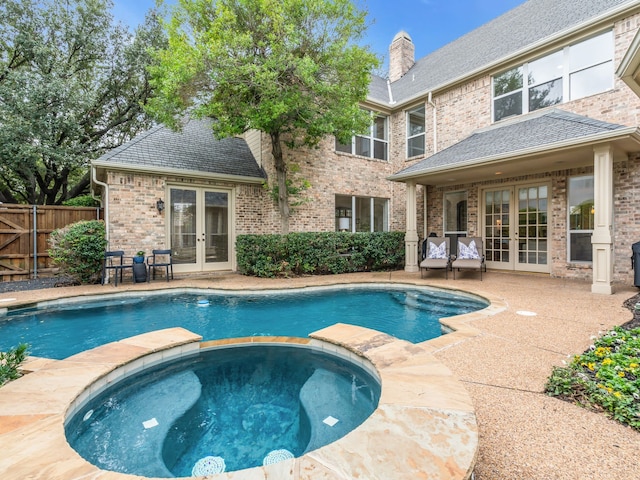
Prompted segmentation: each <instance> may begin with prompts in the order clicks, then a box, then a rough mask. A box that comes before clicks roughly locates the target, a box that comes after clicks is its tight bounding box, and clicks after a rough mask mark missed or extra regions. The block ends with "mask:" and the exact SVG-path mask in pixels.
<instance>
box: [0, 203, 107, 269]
mask: <svg viewBox="0 0 640 480" xmlns="http://www.w3.org/2000/svg"><path fill="white" fill-rule="evenodd" d="M100 218H102V210H101V209H99V208H92V207H58V206H48V205H47V206H45V205H14V204H6V203H4V204H0V281H2V282H6V281H13V280H28V279H30V278H36V277H38V276H51V275H53V274H54V273H55V271H56V269H55V268H54V267H53V265H52V262H51V259H50V258H49V254H48V253H47V250H48V248H49V235H50V234H51V232H53V231H54V230H56V229H58V228H62V227H64V226H66V225H69V224H70V223H74V222H78V221H80V220H96V219H100Z"/></svg>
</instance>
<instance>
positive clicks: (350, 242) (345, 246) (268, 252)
mask: <svg viewBox="0 0 640 480" xmlns="http://www.w3.org/2000/svg"><path fill="white" fill-rule="evenodd" d="M236 251H237V255H238V257H237V259H238V270H239V271H240V272H241V273H243V274H245V275H255V276H257V277H275V276H289V275H311V274H313V275H326V274H337V273H349V272H364V271H374V270H395V269H398V268H401V267H402V265H403V264H404V233H403V232H374V233H345V232H308V233H290V234H288V235H239V236H238V238H237V241H236Z"/></svg>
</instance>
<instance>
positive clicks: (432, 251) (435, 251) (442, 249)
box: [427, 242, 447, 258]
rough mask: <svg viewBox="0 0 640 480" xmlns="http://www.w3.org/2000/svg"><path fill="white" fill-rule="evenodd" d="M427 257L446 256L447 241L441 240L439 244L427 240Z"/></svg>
mask: <svg viewBox="0 0 640 480" xmlns="http://www.w3.org/2000/svg"><path fill="white" fill-rule="evenodd" d="M427 258H447V242H442V243H441V244H440V245H436V244H435V243H433V242H429V254H428V255H427Z"/></svg>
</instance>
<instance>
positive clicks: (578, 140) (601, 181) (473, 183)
mask: <svg viewBox="0 0 640 480" xmlns="http://www.w3.org/2000/svg"><path fill="white" fill-rule="evenodd" d="M638 151H640V132H639V130H638V128H636V127H625V126H623V125H617V124H612V123H607V122H602V121H599V120H594V119H592V118H588V117H585V116H581V115H576V114H573V113H570V112H567V111H564V110H560V109H550V110H544V111H542V112H537V113H533V114H530V115H525V116H522V117H517V118H515V119H513V120H505V121H503V122H499V123H497V124H495V125H492V126H491V127H488V128H485V129H481V130H477V131H476V132H474V133H473V134H472V135H471V136H469V137H467V138H465V139H464V140H462V141H460V142H458V143H456V144H454V145H452V146H450V147H449V148H446V149H444V150H442V151H440V152H437V153H435V154H434V155H432V156H430V157H428V158H425V159H424V160H422V161H419V162H418V163H416V164H414V165H412V166H410V167H408V168H406V169H404V170H402V171H400V172H398V173H396V174H395V175H393V176H391V177H390V180H395V181H399V182H404V183H406V185H407V206H406V212H407V220H406V221H407V230H406V232H407V233H406V265H405V270H406V271H407V272H416V271H418V264H419V259H418V258H417V252H418V242H419V232H418V231H417V218H416V205H417V202H424V211H425V212H426V213H425V219H424V225H425V232H424V235H423V236H426V234H427V232H431V231H437V230H440V229H441V228H443V227H442V225H441V224H439V223H438V221H436V222H434V216H433V215H432V216H429V214H428V212H429V211H430V209H435V211H436V212H441V211H443V210H444V209H445V207H444V206H442V205H440V202H442V201H443V200H442V199H435V202H432V203H429V201H428V192H429V190H430V189H434V188H439V189H441V190H444V191H446V190H447V189H450V190H451V189H467V190H468V191H469V215H468V226H466V230H467V235H474V234H475V235H476V236H482V237H483V238H484V239H485V243H489V245H491V244H492V243H491V240H495V241H496V242H497V243H498V244H499V245H498V246H497V247H496V250H502V252H496V255H495V257H496V258H493V257H491V255H490V252H487V256H488V257H491V258H488V260H489V267H490V268H491V267H493V268H498V269H501V268H503V265H502V264H501V263H503V264H504V263H507V262H510V269H512V270H515V271H517V270H523V271H538V272H542V273H549V274H551V276H561V275H560V274H559V272H560V268H558V267H555V266H554V265H553V261H554V260H556V261H557V262H558V263H561V262H564V263H569V262H570V259H567V258H566V255H567V252H566V250H567V249H568V247H567V246H566V237H567V236H568V235H567V232H566V230H567V222H566V221H565V220H564V219H561V218H559V214H562V212H563V211H564V212H566V211H567V210H568V209H569V208H570V205H569V204H568V203H569V200H568V198H567V196H566V186H565V187H561V186H558V185H557V184H558V183H560V182H557V181H556V180H554V179H553V178H552V177H553V175H554V174H555V175H556V176H557V177H558V178H560V177H564V180H563V181H565V182H566V178H568V177H569V176H570V175H575V174H576V173H572V172H581V173H587V174H589V175H591V174H592V175H593V198H592V200H591V203H590V208H591V215H592V217H593V220H592V222H593V225H591V227H592V228H590V229H589V230H590V231H592V234H591V245H592V255H591V257H592V263H591V269H592V274H591V280H592V285H591V291H592V292H593V293H600V294H611V293H613V291H614V268H615V263H616V259H615V257H614V250H615V247H616V245H615V228H614V223H615V222H614V220H615V218H616V217H615V209H614V194H615V190H616V188H615V184H616V178H614V163H615V162H618V161H625V160H628V158H629V154H630V153H633V152H638ZM556 172H559V173H556ZM527 182H537V184H534V187H536V188H539V187H538V185H541V186H542V187H541V188H544V195H546V197H545V203H544V207H543V206H542V203H538V204H536V205H537V206H536V210H537V211H536V212H533V213H534V214H536V213H540V212H541V209H542V208H544V209H545V210H544V220H542V221H540V220H538V221H537V224H538V226H540V225H539V224H540V223H543V222H544V229H540V228H539V229H538V230H537V233H534V234H533V235H531V234H529V233H527V226H528V224H529V223H530V222H531V221H530V219H529V217H528V216H527V215H519V216H516V210H517V208H518V207H517V204H516V203H511V207H512V211H511V212H502V213H503V214H507V216H505V215H501V216H497V215H493V213H494V212H492V210H491V208H490V205H489V200H487V199H488V198H489V196H488V194H487V193H486V192H489V193H492V194H493V192H498V190H499V189H500V188H501V186H502V185H507V186H509V187H510V188H513V187H514V186H515V187H516V188H517V186H518V185H526V184H527ZM553 182H555V184H554V183H553ZM416 185H424V186H426V188H425V192H426V193H425V198H424V199H419V198H417V197H416ZM547 185H548V186H549V187H550V188H552V189H553V191H552V192H550V191H547ZM526 186H527V187H529V185H526ZM563 188H564V191H563ZM490 190H491V192H490ZM540 191H542V190H540ZM499 193H501V192H499ZM522 193H523V192H521V191H518V192H516V191H512V193H511V195H512V197H515V198H517V195H518V194H522ZM505 195H506V194H505ZM524 195H525V197H526V195H527V193H526V192H524ZM525 199H526V198H525ZM472 200H474V201H475V204H474V205H472ZM507 208H508V206H507ZM522 212H523V210H522V209H520V210H518V213H522ZM528 213H529V214H530V213H532V212H531V211H529V212H528ZM508 215H512V216H511V217H509V216H508ZM565 215H567V217H568V215H569V214H568V213H565ZM553 216H555V217H556V218H555V224H554V223H553V219H552V217H553ZM508 221H509V222H510V225H509V226H510V228H505V227H506V226H507V223H505V222H508ZM465 223H467V222H465ZM492 228H495V229H499V230H500V232H499V234H497V235H496V236H495V239H492V238H488V237H489V235H493V234H492V233H491V232H492V231H491V229H492ZM541 232H543V233H541ZM445 233H446V232H445ZM563 237H564V238H565V243H564V244H563V243H562V241H557V239H561V238H563ZM529 240H532V241H534V242H537V243H536V245H538V247H537V248H538V252H537V253H538V256H537V257H536V259H535V260H534V261H533V262H527V259H526V258H525V260H524V262H521V265H520V267H522V268H518V265H517V263H518V261H519V260H518V259H519V255H524V256H525V257H526V255H527V250H526V248H527V246H526V244H527V242H528V241H529ZM540 240H543V242H542V243H541V242H540ZM541 245H543V246H541ZM522 246H524V248H521V247H522ZM500 253H502V255H500ZM498 257H499V258H498ZM514 258H515V259H516V260H515V262H516V265H515V267H514V266H513V265H512V264H513V262H514ZM491 260H495V262H494V263H493V265H492V264H491ZM525 263H535V264H536V265H537V266H535V267H530V266H527V265H524V264H525ZM583 263H587V262H583ZM585 266H586V265H580V267H581V268H585Z"/></svg>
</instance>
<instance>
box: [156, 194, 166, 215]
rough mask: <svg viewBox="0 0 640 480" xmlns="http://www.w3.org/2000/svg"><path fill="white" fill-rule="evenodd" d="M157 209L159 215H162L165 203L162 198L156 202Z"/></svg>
mask: <svg viewBox="0 0 640 480" xmlns="http://www.w3.org/2000/svg"><path fill="white" fill-rule="evenodd" d="M156 208H157V209H158V213H162V211H163V210H164V201H162V199H161V198H159V199H158V201H157V202H156Z"/></svg>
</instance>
